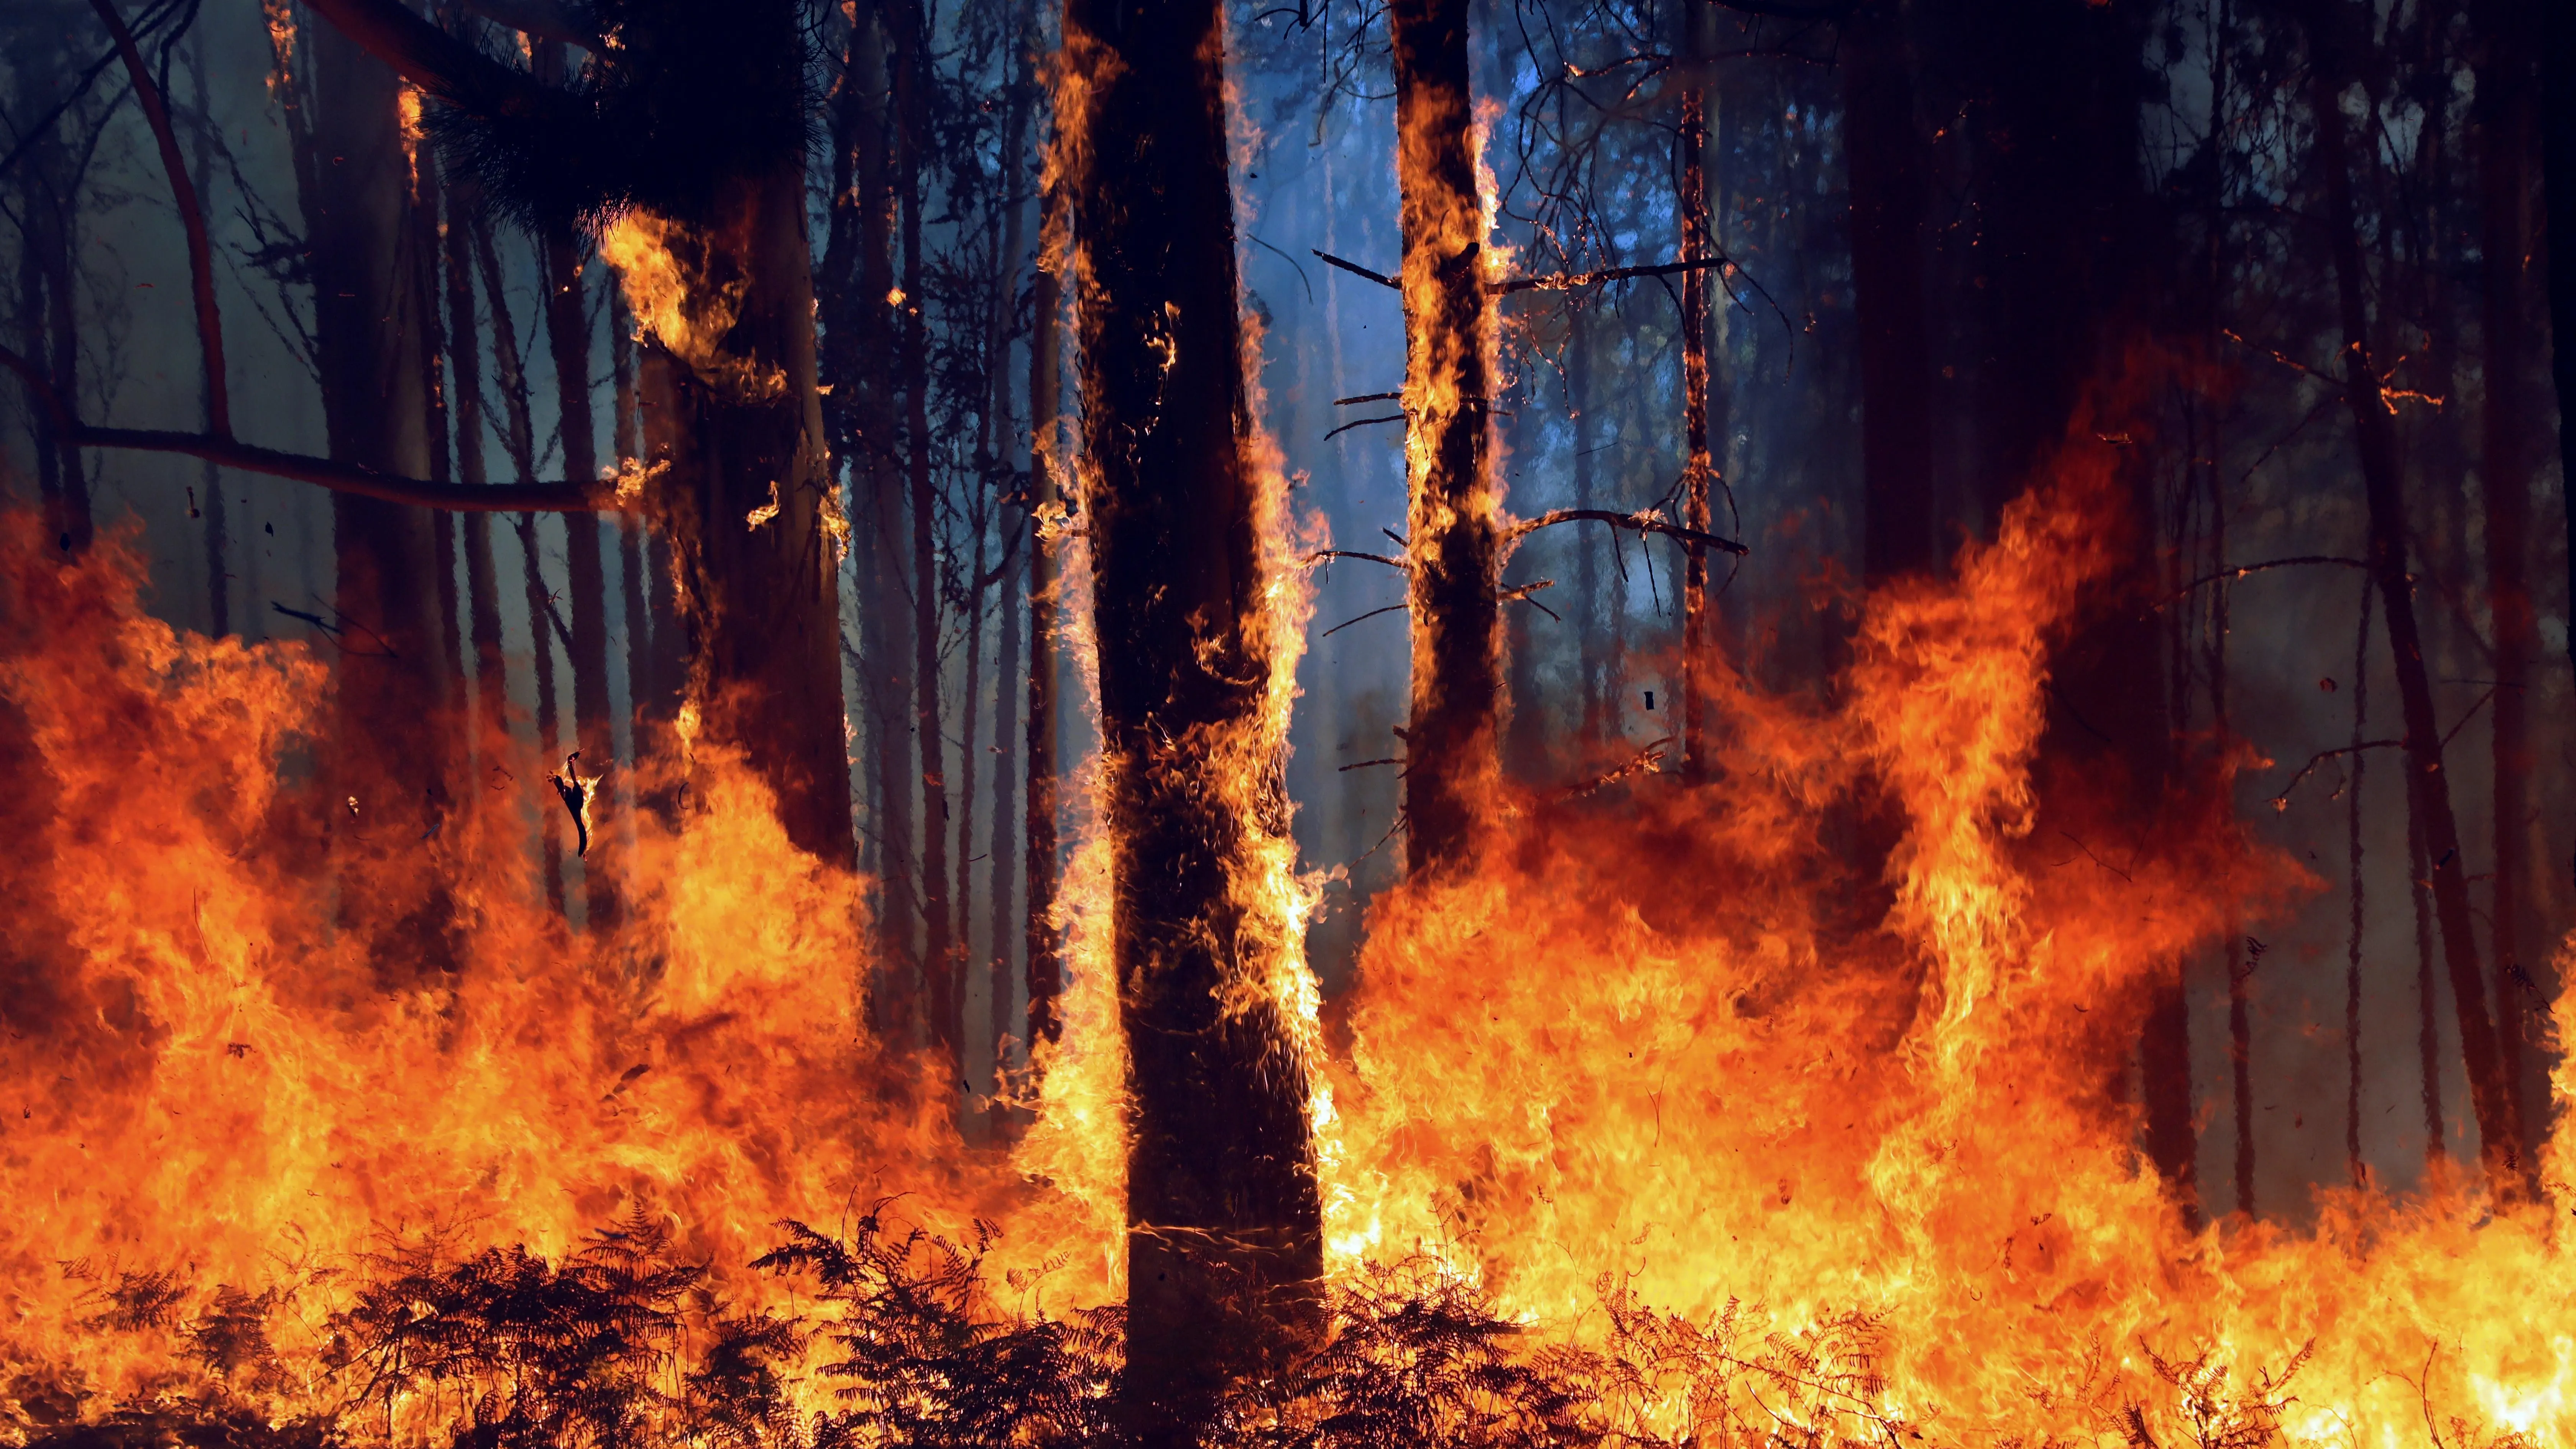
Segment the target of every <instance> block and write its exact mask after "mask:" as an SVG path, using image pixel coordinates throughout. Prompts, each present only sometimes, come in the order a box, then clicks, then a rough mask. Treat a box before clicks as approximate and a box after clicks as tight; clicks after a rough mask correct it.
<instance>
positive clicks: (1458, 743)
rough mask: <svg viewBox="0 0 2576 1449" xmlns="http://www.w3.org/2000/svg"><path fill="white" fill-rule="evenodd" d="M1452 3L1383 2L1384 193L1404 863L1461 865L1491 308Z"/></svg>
mask: <svg viewBox="0 0 2576 1449" xmlns="http://www.w3.org/2000/svg"><path fill="white" fill-rule="evenodd" d="M1467 7H1468V0H1396V3H1395V4H1394V5H1393V7H1392V8H1391V9H1390V10H1389V11H1388V12H1387V13H1388V25H1389V28H1390V31H1391V34H1392V36H1393V40H1394V52H1395V97H1396V100H1395V115H1396V119H1395V127H1396V187H1397V191H1398V193H1399V194H1400V196H1401V198H1402V208H1401V209H1402V222H1403V224H1402V231H1403V236H1404V265H1403V268H1402V273H1401V278H1402V281H1403V290H1404V323H1405V325H1404V335H1405V386H1404V405H1405V411H1406V414H1407V416H1408V417H1409V419H1410V422H1409V424H1408V427H1409V430H1410V432H1411V434H1412V437H1411V439H1410V441H1409V442H1408V444H1407V446H1406V448H1405V457H1406V464H1407V471H1408V472H1409V474H1410V475H1411V477H1410V498H1411V502H1410V506H1409V508H1408V510H1407V522H1406V530H1407V533H1408V534H1409V537H1408V539H1407V541H1406V545H1405V558H1406V560H1407V563H1408V566H1409V567H1408V572H1409V574H1410V576H1411V586H1410V590H1409V592H1410V595H1411V602H1412V613H1413V699H1412V718H1411V720H1410V721H1409V724H1408V729H1407V732H1406V735H1405V749H1404V754H1405V771H1404V815H1405V830H1406V842H1407V856H1406V859H1407V864H1408V866H1409V868H1410V870H1411V871H1412V873H1413V874H1414V875H1415V876H1416V877H1425V876H1431V875H1437V874H1441V873H1444V872H1447V871H1450V870H1454V869H1458V868H1462V867H1464V866H1465V865H1467V864H1468V863H1469V861H1470V860H1471V858H1472V855H1473V852H1474V848H1475V843H1476V836H1477V834H1478V833H1479V830H1480V828H1481V827H1480V821H1481V819H1482V817H1483V816H1484V814H1485V812H1486V811H1487V810H1489V809H1490V808H1491V805H1492V800H1493V797H1494V793H1495V791H1496V790H1497V788H1498V787H1499V785H1500V779H1499V773H1500V772H1499V770H1498V768H1497V767H1498V764H1499V762H1498V760H1497V758H1496V754H1495V751H1496V748H1497V744H1498V741H1497V739H1496V737H1495V727H1496V725H1497V723H1498V722H1499V715H1500V711H1501V708H1502V702H1503V699H1504V692H1503V677H1502V637H1501V622H1502V621H1501V614H1500V606H1499V604H1498V601H1497V600H1496V598H1495V590H1496V587H1497V580H1498V566H1499V562H1500V556H1501V550H1500V545H1499V539H1498V534H1497V530H1496V527H1495V512H1496V503H1495V499H1494V493H1493V487H1492V484H1491V482H1490V480H1489V479H1487V477H1486V476H1485V452H1486V439H1485V434H1486V428H1487V422H1486V415H1487V413H1488V411H1489V410H1490V407H1491V401H1490V398H1489V397H1488V395H1487V394H1488V389H1489V387H1490V386H1491V383H1490V380H1489V379H1490V363H1489V359H1488V356H1487V354H1488V352H1489V350H1490V348H1491V343H1492V337H1491V333H1492V325H1493V319H1492V310H1491V309H1492V300H1491V298H1490V297H1489V296H1488V294H1487V293H1486V290H1485V285H1484V280H1485V279H1484V268H1483V263H1482V260H1481V258H1482V254H1483V247H1484V212H1483V209H1482V207H1481V206H1480V205H1479V203H1478V201H1477V197H1476V167H1475V158H1474V156H1473V155H1472V154H1471V151H1470V146H1471V136H1472V131H1471V126H1472V124H1473V121H1474V111H1473V104H1472V101H1471V98H1470V91H1469V83H1468V62H1467Z"/></svg>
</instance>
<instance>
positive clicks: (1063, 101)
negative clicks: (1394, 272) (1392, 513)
mask: <svg viewBox="0 0 2576 1449" xmlns="http://www.w3.org/2000/svg"><path fill="white" fill-rule="evenodd" d="M1223 63H1224V40H1223V31H1222V28H1221V26H1220V25H1219V21H1218V8H1217V6H1216V5H1215V4H1214V3H1213V0H1151V3H1147V4H1145V5H1143V6H1142V7H1141V8H1140V7H1138V6H1136V5H1133V4H1118V3H1112V0H1070V3H1069V4H1068V5H1067V7H1066V11H1065V21H1064V58H1063V71H1062V73H1061V78H1060V80H1059V82H1058V87H1057V93H1056V94H1057V107H1058V125H1059V127H1060V132H1061V134H1060V137H1059V140H1058V149H1057V158H1056V164H1055V172H1056V177H1057V181H1058V184H1060V185H1062V186H1063V187H1064V189H1065V190H1064V194H1065V196H1066V199H1067V202H1068V207H1069V211H1070V220H1071V222H1072V235H1073V239H1074V242H1075V244H1076V251H1075V253H1074V264H1075V278H1076V314H1077V317H1078V319H1079V320H1078V336H1079V339H1080V343H1081V369H1082V383H1083V405H1084V406H1083V434H1084V445H1085V446H1084V454H1083V475H1082V483H1083V487H1082V514H1083V517H1084V519H1085V520H1086V523H1087V537H1088V539H1089V544H1090V552H1091V560H1092V570H1093V573H1092V577H1093V627H1094V629H1095V630H1096V631H1097V635H1098V647H1099V671H1100V674H1099V677H1100V727H1101V734H1102V741H1101V771H1102V784H1101V792H1102V806H1103V813H1104V817H1105V818H1104V820H1103V825H1104V828H1105V829H1106V831H1107V833H1108V836H1109V840H1110V849H1111V854H1112V866H1111V871H1112V879H1113V881H1114V887H1113V888H1114V891H1115V898H1114V901H1113V904H1112V906H1111V936H1112V946H1111V954H1112V960H1113V962H1114V966H1115V970H1116V973H1117V981H1118V1002H1119V1020H1120V1025H1121V1027H1122V1029H1123V1033H1124V1036H1125V1038H1126V1044H1127V1053H1128V1079H1127V1080H1128V1089H1129V1095H1130V1099H1131V1106H1130V1133H1131V1136H1130V1147H1129V1154H1128V1166H1127V1285H1128V1342H1127V1381H1126V1386H1125V1390H1124V1392H1125V1402H1124V1404H1123V1406H1122V1409H1121V1413H1122V1415H1123V1417H1124V1420H1125V1423H1126V1428H1127V1430H1128V1432H1129V1433H1130V1434H1131V1435H1132V1436H1133V1437H1134V1438H1135V1440H1136V1441H1137V1442H1140V1443H1145V1444H1157V1445H1159V1444H1177V1443H1186V1442H1188V1441H1189V1436H1190V1435H1191V1434H1192V1433H1193V1432H1194V1430H1195V1428H1196V1426H1198V1425H1200V1424H1202V1423H1204V1422H1205V1421H1206V1419H1207V1418H1208V1416H1209V1415H1210V1413H1211V1412H1212V1411H1213V1406H1214V1403H1215V1401H1216V1398H1217V1396H1218V1395H1219V1393H1220V1392H1221V1390H1222V1389H1223V1388H1224V1386H1225V1385H1226V1384H1227V1383H1228V1382H1229V1381H1231V1380H1234V1379H1236V1378H1238V1377H1241V1376H1245V1375H1250V1374H1254V1373H1256V1372H1258V1371H1259V1370H1260V1368H1261V1366H1262V1365H1264V1364H1267V1363H1270V1362H1273V1361H1274V1360H1275V1358H1276V1355H1277V1354H1278V1353H1279V1351H1280V1350H1281V1348H1282V1346H1283V1345H1284V1344H1285V1343H1286V1342H1288V1341H1290V1340H1293V1339H1294V1338H1295V1337H1296V1336H1298V1335H1299V1333H1300V1332H1301V1330H1302V1329H1303V1327H1304V1326H1306V1325H1309V1324H1311V1323H1312V1321H1313V1319H1314V1306H1313V1305H1314V1298H1315V1294H1316V1291H1317V1283H1316V1280H1317V1278H1318V1277H1319V1276H1320V1274H1321V1272H1322V1269H1323V1240H1322V1216H1321V1202H1320V1199H1319V1196H1318V1189H1317V1186H1316V1180H1315V1173H1314V1146H1313V1138H1312V1135H1311V1132H1310V1129H1309V1125H1308V1115H1307V1114H1308V1108H1309V1103H1308V1099H1307V1084H1306V1054H1307V1051H1308V1042H1309V1035H1308V1034H1309V1033H1310V1032H1311V1029H1312V1026H1311V1020H1312V1019H1311V1016H1309V1015H1307V1013H1308V1012H1309V1011H1310V1010H1311V1004H1310V1003H1311V997H1310V996H1308V995H1307V994H1306V993H1308V992H1311V990H1312V986H1311V980H1310V978H1308V977H1307V976H1306V974H1305V970H1304V965H1303V961H1302V957H1301V953H1300V933H1301V928H1302V916H1303V906H1302V904H1301V902H1300V900H1299V899H1298V898H1297V897H1296V896H1295V894H1294V891H1295V888H1294V886H1293V884H1292V883H1291V882H1289V881H1287V880H1286V879H1285V878H1284V872H1285V870H1286V867H1287V860H1288V852H1289V850H1290V846H1289V844H1288V842H1287V841H1286V839H1285V836H1284V832H1285V827H1286V824H1287V821H1286V803H1287V802H1286V800H1285V798H1284V793H1285V792H1284V789H1283V782H1282V780H1281V778H1280V769H1281V757H1280V750H1281V746H1282V742H1283V731H1284V725H1285V706H1286V703H1287V697H1288V695H1287V691H1288V689H1289V687H1290V686H1289V684H1288V680H1287V677H1286V675H1287V670H1288V668H1289V666H1291V665H1292V664H1293V660H1294V653H1293V645H1294V640H1295V637H1296V636H1295V633H1294V632H1293V631H1294V628H1295V625H1294V623H1293V621H1292V620H1291V619H1290V618H1289V617H1288V615H1287V611H1286V608H1285V595H1286V587H1287V586H1286V584H1285V582H1284V581H1283V579H1282V578H1281V576H1280V574H1279V572H1278V561H1277V560H1276V559H1274V558H1271V557H1268V556H1267V555H1268V554H1269V553H1271V552H1272V551H1273V550H1272V548H1271V547H1270V546H1269V545H1268V544H1267V543H1266V542H1265V537H1266V531H1267V530H1270V529H1274V528H1275V527H1276V526H1277V511H1278V509H1279V508H1280V507H1281V506H1282V504H1281V500H1280V497H1279V490H1280V487H1281V484H1280V480H1278V479H1277V478H1276V477H1275V475H1270V474H1268V473H1267V472H1266V470H1264V469H1263V468H1262V467H1261V466H1260V463H1259V461H1258V458H1257V455H1256V454H1255V452H1254V440H1253V439H1252V437H1251V436H1250V426H1251V420H1250V415H1249V407H1250V404H1249V399H1248V397H1247V395H1246V389H1245V380H1244V367H1245V354H1244V339H1243V330H1242V326H1241V323H1240V320H1239V318H1238V315H1237V311H1236V308H1237V295H1236V277H1235V265H1234V214H1233V198H1232V195H1231V192H1230V188H1229V185H1228V181H1227V173H1226V129H1225V112H1224V99H1223ZM1470 280H1472V279H1470ZM1453 401H1454V400H1453ZM1484 607H1485V608H1486V610H1487V611H1488V613H1489V614H1490V610H1491V607H1492V605H1491V595H1490V591H1488V593H1487V594H1486V595H1485V604H1484Z"/></svg>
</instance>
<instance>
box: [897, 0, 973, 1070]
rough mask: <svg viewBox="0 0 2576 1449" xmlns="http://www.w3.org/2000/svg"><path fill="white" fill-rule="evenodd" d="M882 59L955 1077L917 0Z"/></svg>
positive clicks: (946, 1012)
mask: <svg viewBox="0 0 2576 1449" xmlns="http://www.w3.org/2000/svg"><path fill="white" fill-rule="evenodd" d="M889 15H890V18H891V19H892V21H893V24H892V27H891V30H892V35H893V40H894V47H893V52H894V53H893V56H892V66H893V72H894V108H895V122H896V125H897V127H898V138H897V141H896V144H897V146H898V147H899V148H900V149H899V154H900V156H901V162H900V165H901V172H900V180H899V182H898V185H899V187H900V190H901V196H900V200H901V204H902V226H903V301H902V303H901V304H900V306H899V308H898V311H899V313H900V320H899V323H898V326H899V328H900V330H901V333H902V342H901V353H900V356H901V363H900V365H901V367H902V369H903V390H904V480H905V484H906V492H907V496H908V498H909V500H910V503H909V511H910V513H911V517H912V596H913V597H912V608H913V614H912V642H913V657H912V670H913V699H914V704H913V731H914V735H915V737H916V738H918V739H919V740H920V741H921V915H922V935H923V944H922V968H921V969H922V975H923V986H924V991H923V995H924V996H925V997H926V998H927V1006H928V1010H929V1012H930V1021H929V1027H930V1040H931V1042H932V1043H933V1044H934V1045H936V1046H937V1047H938V1048H939V1049H940V1051H941V1052H942V1053H944V1054H945V1055H946V1056H947V1058H948V1060H949V1064H950V1065H949V1071H948V1080H949V1081H952V1082H953V1081H955V1080H957V1077H958V1068H959V1067H961V1066H962V1065H963V1064H964V1061H965V1043H964V1041H963V1040H962V1039H961V1038H962V1035H963V1031H964V1026H965V1021H964V1015H963V1013H964V1005H965V1003H964V1001H963V999H962V997H963V993H962V992H961V991H960V990H959V986H960V982H961V980H962V978H961V977H960V975H959V972H958V969H957V967H958V962H957V952H956V949H955V947H954V946H953V944H952V943H951V941H950V939H949V925H950V918H951V912H950V910H949V903H948V832H949V830H950V829H951V828H952V825H951V822H950V820H949V817H948V779H947V773H946V772H947V767H948V752H947V748H946V739H947V737H946V735H945V733H944V732H943V731H942V729H941V727H940V713H941V710H940V698H939V610H940V603H941V600H940V589H939V549H938V536H939V533H938V531H939V495H938V492H937V489H936V487H935V486H934V484H933V482H932V480H931V473H930V340H929V339H930V333H929V326H928V322H927V319H926V318H925V317H924V315H923V311H922V294H921V268H922V255H921V209H922V205H923V202H924V200H925V198H924V196H923V194H922V184H923V179H922V171H923V166H924V160H925V158H926V157H927V156H928V154H929V149H930V145H931V136H930V112H929V106H930V98H929V96H928V95H926V94H925V91H926V90H927V89H928V85H929V67H930V57H929V37H927V36H926V35H924V34H923V33H922V32H923V29H924V27H925V26H926V25H927V24H928V23H929V22H928V19H927V17H926V16H925V15H924V14H923V10H922V4H921V0H894V3H893V5H892V7H891V9H890V11H889Z"/></svg>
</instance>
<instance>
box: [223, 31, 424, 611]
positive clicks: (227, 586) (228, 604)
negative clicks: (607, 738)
mask: <svg viewBox="0 0 2576 1449" xmlns="http://www.w3.org/2000/svg"><path fill="white" fill-rule="evenodd" d="M188 79H189V80H190V81H191V82H192V83H193V85H194V88H195V90H196V96H197V116H196V124H195V125H193V126H191V127H190V128H189V131H188V172H189V175H190V178H191V179H192V180H193V181H194V182H195V183H196V188H197V194H198V195H199V196H206V195H210V194H211V193H212V191H213V187H214V173H215V165H214V127H215V119H214V116H215V104H214V95H213V93H212V91H211V90H210V89H209V87H208V86H207V83H206V31H205V28H204V27H203V26H198V27H195V28H193V29H191V30H190V31H189V34H188ZM197 389H198V398H199V401H200V405H201V406H203V407H204V408H205V409H206V410H207V415H208V416H209V417H211V416H212V415H213V408H214V381H213V379H211V378H200V379H199V381H198V384H197ZM197 481H198V485H199V486H200V487H202V488H204V489H205V491H206V508H205V513H206V632H207V633H209V634H212V635H214V636H216V637H218V638H220V637H222V636H223V635H226V634H229V633H231V632H232V631H233V607H232V606H233V583H232V569H231V565H232V538H231V532H230V526H229V525H230V520H229V519H228V518H227V517H226V516H225V514H226V511H227V509H226V505H225V502H224V486H223V484H224V480H223V472H222V470H221V469H219V468H217V467H216V466H215V465H214V464H213V463H211V462H210V463H208V464H206V465H205V467H204V468H203V469H202V470H200V471H199V473H198V478H197ZM448 588H449V594H450V596H451V597H452V596H453V594H454V590H455V586H454V584H453V583H451V584H450V585H449V586H448Z"/></svg>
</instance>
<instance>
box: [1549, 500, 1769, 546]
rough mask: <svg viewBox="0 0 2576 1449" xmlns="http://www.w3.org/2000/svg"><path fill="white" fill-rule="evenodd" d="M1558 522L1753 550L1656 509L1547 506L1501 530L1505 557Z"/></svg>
mask: <svg viewBox="0 0 2576 1449" xmlns="http://www.w3.org/2000/svg"><path fill="white" fill-rule="evenodd" d="M1559 523H1606V524H1608V525H1610V526H1611V527H1612V528H1628V529H1634V530H1636V531H1637V532H1639V533H1660V534H1662V535H1664V536H1665V537H1666V538H1670V539H1674V540H1677V541H1679V542H1680V543H1683V544H1685V545H1687V546H1689V547H1690V548H1692V549H1694V550H1697V549H1703V548H1713V549H1717V550H1719V551H1720V552H1723V553H1731V554H1734V555H1736V556H1737V557H1738V558H1741V557H1743V556H1744V555H1746V554H1749V553H1751V552H1752V551H1753V550H1751V549H1749V548H1746V547H1745V546H1744V545H1743V544H1740V543H1738V542H1736V541H1735V540H1734V539H1731V538H1720V537H1718V536H1717V535H1716V534H1714V533H1705V532H1702V531H1701V530H1699V529H1696V528H1684V527H1682V526H1681V525H1680V524H1678V523H1674V522H1672V521H1671V520H1669V519H1667V518H1665V517H1664V515H1663V513H1662V511H1661V510H1659V509H1653V508H1640V509H1638V510H1637V511H1636V512H1634V513H1618V512H1614V511H1612V510H1610V509H1607V508H1551V509H1549V510H1548V511H1547V512H1545V513H1542V514H1540V515H1539V516H1538V517H1536V518H1524V519H1522V520H1521V521H1520V522H1518V523H1515V524H1513V525H1512V526H1511V528H1510V529H1508V530H1507V531H1505V533H1504V534H1503V549H1504V555H1505V557H1509V556H1510V552H1511V550H1512V549H1513V548H1514V547H1515V546H1517V545H1518V544H1519V543H1520V541H1521V540H1522V539H1523V538H1524V537H1527V536H1528V535H1530V534H1533V533H1536V532H1537V531H1538V530H1540V529H1542V528H1548V527H1552V526H1553V525H1556V524H1559Z"/></svg>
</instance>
